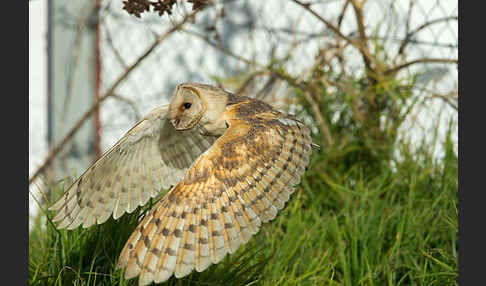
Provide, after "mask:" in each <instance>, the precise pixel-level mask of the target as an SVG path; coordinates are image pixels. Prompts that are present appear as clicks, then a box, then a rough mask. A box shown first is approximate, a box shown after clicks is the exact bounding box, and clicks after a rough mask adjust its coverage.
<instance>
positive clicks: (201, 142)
mask: <svg viewBox="0 0 486 286" xmlns="http://www.w3.org/2000/svg"><path fill="white" fill-rule="evenodd" d="M167 112H168V105H166V106H162V107H159V108H156V109H154V110H153V111H152V112H151V113H150V114H149V115H148V116H147V117H145V118H144V119H142V120H141V121H139V122H138V123H137V124H136V125H135V126H134V127H132V129H130V130H129V131H128V132H127V133H126V134H125V136H123V137H122V138H121V139H120V140H119V141H118V142H117V143H116V144H115V145H114V146H113V147H112V148H111V149H109V150H108V151H107V152H106V153H105V154H103V156H101V158H100V159H98V160H97V161H96V162H95V163H94V164H93V165H92V166H91V167H90V168H88V169H87V170H86V172H84V173H83V174H82V175H81V176H80V177H79V178H78V179H77V180H76V181H75V182H74V183H73V184H72V185H71V186H70V187H69V189H68V190H67V191H66V193H65V194H64V195H63V196H62V197H61V198H60V199H59V200H58V201H57V202H56V203H55V204H54V205H52V206H51V207H50V210H58V213H57V215H56V216H55V217H54V219H53V220H54V221H60V224H59V226H58V228H65V227H67V228H68V229H74V228H76V227H78V226H80V225H81V224H82V225H83V227H89V226H91V225H93V224H95V223H98V224H100V223H103V222H105V221H106V220H107V219H108V218H109V216H110V215H111V214H113V218H115V219H117V218H119V217H120V216H121V215H123V214H124V213H125V212H128V213H130V212H132V211H133V210H134V209H135V208H137V207H138V206H141V205H144V204H145V203H147V201H148V200H149V199H150V198H151V197H155V196H156V195H157V194H159V193H160V191H161V190H163V189H168V188H169V187H170V186H171V185H176V184H177V183H178V182H179V181H180V180H181V179H182V178H183V176H184V174H185V173H186V171H187V170H188V169H189V167H190V166H191V164H193V163H194V161H195V160H196V159H197V158H198V157H199V156H200V155H201V154H202V153H203V152H205V151H206V150H207V149H208V148H209V147H210V146H211V145H212V144H213V143H214V141H215V140H216V138H215V137H207V136H203V135H200V134H199V132H197V131H195V130H194V131H184V132H178V131H175V130H174V128H173V127H172V125H171V124H170V122H169V120H167V119H166V117H167Z"/></svg>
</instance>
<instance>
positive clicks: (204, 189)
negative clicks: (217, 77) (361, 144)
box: [50, 83, 315, 285]
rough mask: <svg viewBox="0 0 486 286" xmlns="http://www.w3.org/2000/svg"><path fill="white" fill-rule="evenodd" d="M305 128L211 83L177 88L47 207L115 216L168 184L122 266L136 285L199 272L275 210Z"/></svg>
mask: <svg viewBox="0 0 486 286" xmlns="http://www.w3.org/2000/svg"><path fill="white" fill-rule="evenodd" d="M313 146H315V145H314V144H313V143H312V140H311V137H310V132H309V129H308V128H307V127H306V126H305V125H304V124H303V123H302V122H300V121H299V120H297V119H296V118H295V117H293V116H291V115H287V114H284V113H282V112H279V111H276V110H274V109H273V108H272V107H271V106H270V105H268V104H266V103H264V102H262V101H260V100H257V99H252V98H249V97H245V96H236V95H233V94H231V93H229V92H227V91H224V90H223V89H220V88H217V87H213V86H210V85H203V84H196V83H185V84H180V85H178V86H177V88H176V90H175V92H174V96H173V98H172V100H171V102H170V104H169V105H165V106H162V107H159V108H156V109H154V110H153V111H152V112H151V113H149V114H148V115H147V116H146V117H145V118H144V119H142V120H141V121H139V122H138V123H137V124H135V126H134V127H132V128H131V129H130V130H129V131H128V132H127V133H126V134H125V135H124V136H123V137H122V138H121V139H120V140H119V141H118V142H117V143H116V144H115V145H114V146H113V147H112V148H111V149H109V150H108V151H107V152H106V153H105V154H103V156H101V158H100V159H98V160H97V161H96V162H95V163H94V164H93V165H92V166H91V167H90V168H88V169H87V170H86V172H84V173H83V174H82V175H81V176H80V177H79V178H78V179H77V180H76V181H75V182H74V183H73V184H72V185H71V186H70V187H69V189H68V190H67V191H66V193H65V194H64V195H63V196H62V197H61V198H60V199H59V200H58V201H57V202H56V203H54V205H52V206H51V207H50V209H51V210H56V211H57V214H56V216H55V217H54V221H58V222H59V225H58V228H68V229H74V228H76V227H78V226H80V225H82V226H83V227H89V226H91V225H93V224H96V223H97V224H100V223H103V222H105V221H106V220H107V219H108V218H109V217H110V215H111V216H113V218H115V219H117V218H119V217H120V216H121V215H123V214H124V213H125V212H127V213H130V212H132V211H133V210H135V209H136V208H137V207H138V206H142V205H144V204H146V203H147V201H148V200H149V199H150V198H151V197H155V196H156V195H157V194H159V193H160V192H161V191H162V190H165V189H168V188H169V187H171V186H173V187H172V189H171V190H170V191H169V192H168V193H167V194H165V196H164V197H163V198H162V199H161V200H160V201H159V202H158V203H157V204H155V205H154V207H153V208H152V209H151V210H150V212H149V213H148V214H147V215H146V216H145V217H144V218H143V219H142V221H141V222H140V223H139V225H138V226H137V228H136V229H135V231H134V232H133V233H132V235H131V236H130V238H129V239H128V241H127V242H126V244H125V247H124V248H123V250H122V252H121V254H120V257H119V259H118V265H117V266H118V268H122V267H125V268H126V271H125V278H126V279H129V278H133V277H136V276H139V285H147V284H150V283H151V282H156V283H160V282H163V281H166V280H167V279H169V278H170V277H171V276H172V275H174V276H175V277H177V278H180V277H184V276H186V275H188V274H189V273H191V271H193V269H195V270H196V271H199V272H200V271H203V270H205V269H206V268H207V267H208V266H209V265H211V264H212V263H218V262H219V261H221V260H222V259H223V257H224V256H225V255H226V254H227V253H233V252H235V251H236V250H237V249H238V247H239V246H240V245H242V244H244V243H246V242H248V240H249V239H250V237H251V236H252V235H254V234H256V233H257V232H258V230H259V228H260V225H261V224H262V223H265V222H267V221H269V220H272V219H273V218H275V217H276V215H277V212H278V210H280V209H282V208H283V207H284V205H285V203H286V202H287V201H288V199H289V196H290V194H291V193H292V192H293V191H294V188H293V186H294V185H296V184H298V183H299V181H300V177H301V176H302V174H303V173H304V170H305V168H306V167H307V165H308V164H309V156H310V153H311V150H312V147H313Z"/></svg>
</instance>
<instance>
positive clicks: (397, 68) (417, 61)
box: [385, 58, 457, 75]
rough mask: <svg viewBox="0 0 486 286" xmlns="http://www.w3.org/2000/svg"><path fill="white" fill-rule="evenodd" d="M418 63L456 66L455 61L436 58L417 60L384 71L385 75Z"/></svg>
mask: <svg viewBox="0 0 486 286" xmlns="http://www.w3.org/2000/svg"><path fill="white" fill-rule="evenodd" d="M420 63H446V64H457V59H436V58H422V59H417V60H413V61H410V62H406V63H404V64H401V65H398V66H396V67H394V68H390V69H388V70H386V71H385V75H393V74H395V73H397V72H398V71H400V70H401V69H404V68H406V67H408V66H411V65H414V64H420Z"/></svg>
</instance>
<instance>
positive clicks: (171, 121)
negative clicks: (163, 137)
mask: <svg viewBox="0 0 486 286" xmlns="http://www.w3.org/2000/svg"><path fill="white" fill-rule="evenodd" d="M180 122H181V120H180V119H179V118H174V119H171V120H170V123H172V126H174V128H175V129H177V126H178V125H179V123H180Z"/></svg>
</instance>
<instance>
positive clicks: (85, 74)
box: [29, 0, 458, 214]
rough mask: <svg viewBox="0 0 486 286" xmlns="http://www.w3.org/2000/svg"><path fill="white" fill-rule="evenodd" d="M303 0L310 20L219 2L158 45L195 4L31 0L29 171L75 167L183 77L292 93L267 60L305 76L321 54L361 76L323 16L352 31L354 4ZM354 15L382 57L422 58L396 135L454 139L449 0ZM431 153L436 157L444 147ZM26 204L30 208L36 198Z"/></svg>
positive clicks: (54, 175)
mask: <svg viewBox="0 0 486 286" xmlns="http://www.w3.org/2000/svg"><path fill="white" fill-rule="evenodd" d="M169 2H170V1H169ZM174 2H175V1H174ZM309 3H310V4H312V5H311V8H312V11H314V13H316V15H318V17H316V16H315V15H313V14H312V12H310V11H309V10H307V9H305V7H304V6H302V5H299V4H298V3H297V2H295V1H281V0H268V1H258V0H255V1H251V0H248V1H242V0H239V1H215V2H214V5H211V6H208V7H207V8H206V9H204V10H203V11H201V12H199V13H198V14H197V16H196V17H195V19H191V20H190V21H188V23H186V24H185V25H184V26H183V27H182V28H180V29H177V31H174V32H171V33H169V34H168V35H167V37H166V38H164V40H163V41H160V43H155V44H154V42H156V39H157V37H159V36H160V35H163V34H164V33H166V31H168V30H169V29H170V28H171V27H173V26H174V24H175V23H177V22H179V21H180V20H181V19H183V18H184V16H185V15H186V14H187V13H189V12H190V11H191V7H192V4H191V3H187V1H179V2H177V4H176V5H174V7H173V8H174V9H172V11H171V10H169V12H170V11H171V15H168V13H167V12H166V13H165V14H164V15H163V16H159V15H158V13H157V12H146V13H143V14H142V15H141V17H136V16H135V15H133V14H129V13H127V11H126V10H123V7H124V4H123V1H121V0H113V1H75V2H73V1H63V0H49V1H47V0H46V1H42V0H37V1H29V83H30V85H29V177H32V176H33V175H34V174H36V172H37V171H38V170H39V168H41V167H43V166H46V167H52V168H46V169H42V171H43V172H41V173H42V174H43V175H45V174H47V173H45V171H47V170H50V171H51V173H50V174H51V175H50V176H51V177H50V179H51V180H54V181H56V180H60V179H62V178H64V177H66V176H69V175H71V176H72V175H74V173H75V172H78V173H79V172H82V171H83V170H84V169H85V168H86V167H88V166H89V165H90V164H91V163H92V162H93V160H94V159H95V158H96V157H97V156H99V155H100V154H101V153H102V152H103V151H105V150H107V149H108V148H109V147H110V146H112V145H113V144H114V143H115V142H116V141H117V140H118V139H119V138H120V137H121V136H122V135H123V134H124V132H126V131H127V130H128V129H129V128H130V126H131V125H133V124H134V123H135V122H136V121H137V120H138V119H140V118H141V117H143V116H144V115H145V114H147V113H148V112H149V111H150V110H151V109H153V108H154V107H156V106H159V105H162V104H165V103H167V102H168V100H169V98H170V96H171V94H172V91H173V89H174V87H175V86H176V85H177V84H178V83H181V82H191V81H196V82H203V83H211V84H218V85H221V86H223V87H225V88H227V89H229V90H232V91H235V92H236V91H242V86H243V84H244V89H245V90H244V92H245V93H247V94H249V95H256V94H260V95H261V94H263V93H266V94H268V93H272V94H276V95H277V96H283V95H285V94H286V95H287V96H288V95H289V94H288V92H287V93H286V90H287V89H288V87H289V84H288V82H287V81H285V80H282V78H281V77H279V76H278V75H277V76H276V75H272V74H271V72H268V68H271V69H274V68H275V67H284V68H285V72H286V74H288V75H290V76H292V77H294V78H295V79H299V78H300V79H304V78H305V77H309V74H310V73H312V72H314V71H313V69H315V66H316V64H317V63H319V62H320V63H322V62H323V63H324V68H322V72H332V73H334V74H340V75H345V76H351V75H352V76H359V75H360V74H363V73H364V71H365V68H366V63H365V61H364V60H363V56H362V53H361V52H360V51H359V49H357V48H356V46H353V45H351V44H350V43H348V42H346V39H343V38H342V37H340V36H339V35H336V31H333V30H332V28H330V27H329V26H327V25H326V24H325V22H328V23H329V24H330V25H333V26H334V27H335V28H336V29H338V31H339V33H341V34H342V35H344V36H345V37H346V38H348V39H351V40H353V41H354V40H358V39H360V30H359V29H360V27H359V24H358V21H357V18H356V16H355V12H354V10H353V8H352V7H351V5H350V1H344V0H341V1H337V0H329V1H312V2H309ZM362 13H363V16H364V17H363V19H362V25H363V29H364V31H365V33H366V35H367V40H368V42H369V43H368V45H369V49H370V51H371V52H372V53H374V54H376V56H377V57H378V58H380V60H382V61H383V62H384V63H383V65H393V66H399V65H403V64H407V63H410V62H413V61H418V62H417V63H413V64H410V65H408V66H406V67H404V68H402V69H400V70H398V75H397V76H396V77H397V78H400V77H402V78H406V77H415V83H416V84H415V86H414V89H413V94H414V97H410V98H407V100H406V102H405V103H404V104H409V105H410V106H411V109H412V110H410V111H409V112H408V113H407V116H405V118H404V122H403V123H401V124H400V127H399V131H400V134H399V137H398V139H399V140H402V139H403V138H406V139H407V140H411V142H412V144H416V143H417V142H422V141H424V140H425V141H427V142H429V143H430V144H436V143H437V142H434V138H435V137H434V134H435V133H437V132H438V133H439V135H438V136H439V137H440V136H442V135H443V134H444V133H445V132H446V130H447V129H448V126H449V125H450V124H451V123H452V125H453V132H454V138H456V140H455V144H456V148H457V95H458V82H457V65H456V64H455V63H454V62H453V61H454V60H456V59H457V56H458V20H457V14H458V13H457V1H453V0H437V1H413V0H399V1H390V0H369V1H366V3H365V5H363V12H362ZM148 49H150V50H148ZM144 53H148V54H146V55H145V54H144ZM141 57H143V59H142V60H141V61H140V62H137V60H139V59H140V58H141ZM441 60H444V61H443V62H441ZM449 60H450V61H449ZM421 61H422V62H421ZM134 63H135V66H133V65H134ZM265 68H267V71H265ZM340 78H343V77H340ZM327 85H328V90H330V91H334V89H336V86H335V85H334V84H333V83H332V82H328V83H327ZM112 89H114V90H112ZM110 92H112V94H110V95H109V97H108V98H107V99H106V100H105V101H104V102H103V103H102V104H101V105H100V107H99V109H98V110H96V111H95V112H92V113H91V114H89V116H88V117H87V118H85V119H87V120H86V122H84V121H83V122H82V126H80V128H78V129H76V130H75V132H74V134H73V135H72V136H71V137H69V138H68V139H67V140H65V139H66V135H67V134H68V133H69V132H70V131H72V129H73V126H75V124H77V123H79V122H80V120H83V116H84V115H86V114H85V113H86V112H87V111H89V109H90V108H91V107H92V106H93V104H94V103H95V102H96V100H97V99H99V98H101V97H103V96H105V95H106V94H107V93H110ZM290 97H292V95H290ZM416 101H418V102H416ZM279 102H280V104H281V105H282V106H285V107H289V106H291V104H288V103H282V102H284V101H281V100H280V101H279ZM294 112H295V111H294ZM437 123H438V124H439V127H438V129H437V130H436V127H437ZM330 124H332V122H330ZM62 140H65V142H63V143H62V148H61V149H62V150H59V153H57V154H56V155H55V157H54V158H53V160H52V162H51V161H49V164H48V165H45V162H46V159H47V158H48V155H49V152H48V150H49V149H50V148H51V149H52V148H54V147H55V146H56V144H59V143H60V142H61V141H62ZM456 150H457V149H456ZM434 152H435V154H434V156H441V155H443V150H442V149H441V148H440V147H439V148H435V151H434ZM51 163H52V165H51ZM34 192H35V190H34ZM29 197H30V196H29ZM30 208H31V209H32V213H33V214H34V213H35V203H34V202H33V201H32V199H31V204H30Z"/></svg>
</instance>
